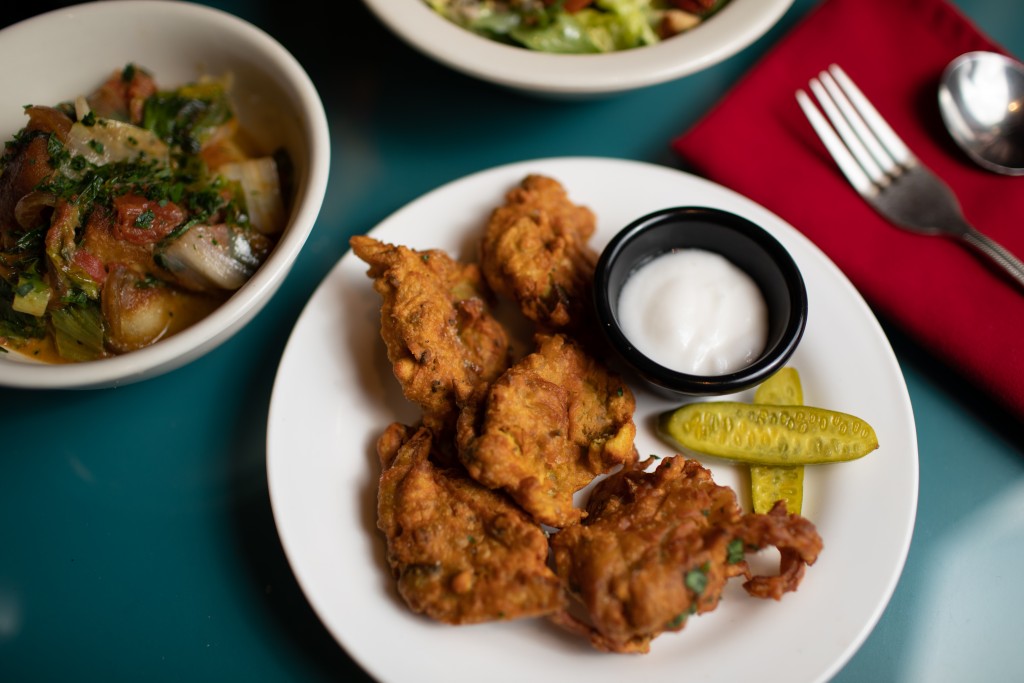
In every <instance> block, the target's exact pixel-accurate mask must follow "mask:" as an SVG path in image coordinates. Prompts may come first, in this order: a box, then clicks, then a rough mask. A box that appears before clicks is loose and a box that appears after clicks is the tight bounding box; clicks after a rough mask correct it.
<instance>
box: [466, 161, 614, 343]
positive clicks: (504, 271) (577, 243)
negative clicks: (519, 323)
mask: <svg viewBox="0 0 1024 683" xmlns="http://www.w3.org/2000/svg"><path fill="white" fill-rule="evenodd" d="M595 227H596V220H595V217H594V213H593V212H592V211H591V210H590V209H589V208H587V207H585V206H578V205H576V204H574V203H573V202H572V201H570V200H569V197H568V195H567V194H566V191H565V188H563V187H562V185H561V184H560V183H559V182H558V181H557V180H554V179H553V178H549V177H547V176H542V175H528V176H527V177H526V178H525V179H524V180H523V181H522V183H521V184H520V185H519V187H516V188H514V189H512V190H510V191H509V192H508V193H507V194H506V196H505V203H504V204H503V205H501V206H499V207H497V208H496V209H495V210H494V211H493V212H492V213H491V216H490V218H489V220H488V223H487V229H486V232H485V234H484V237H483V240H482V241H481V243H480V265H481V267H482V269H483V273H484V277H485V278H486V279H487V283H488V284H489V285H490V286H491V288H492V289H493V290H494V291H495V292H497V293H498V294H501V295H503V296H505V297H507V298H508V299H510V300H512V301H514V302H516V303H517V304H518V306H519V308H520V310H521V311H522V313H523V315H525V316H526V317H527V318H529V319H530V320H532V321H534V322H535V323H537V324H538V325H539V326H540V328H541V329H544V330H548V331H554V330H560V329H569V328H579V327H580V326H581V325H582V324H583V323H584V321H585V320H586V318H587V317H588V316H589V310H590V292H591V287H592V285H591V281H592V280H593V276H594V266H595V264H596V263H597V257H598V254H597V253H596V252H595V251H594V250H593V249H591V248H590V246H589V245H588V241H589V239H590V237H591V235H593V234H594V229H595Z"/></svg>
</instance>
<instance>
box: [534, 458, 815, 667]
mask: <svg viewBox="0 0 1024 683" xmlns="http://www.w3.org/2000/svg"><path fill="white" fill-rule="evenodd" d="M648 464H649V461H648V462H643V463H639V464H638V465H637V466H636V467H634V468H631V469H628V470H626V469H624V470H622V471H621V472H618V473H616V474H613V475H611V476H609V477H608V478H606V479H604V480H603V481H601V482H600V483H599V484H598V485H597V486H595V488H594V491H593V494H592V495H591V498H590V500H589V501H588V504H587V509H588V511H589V513H590V514H589V516H588V517H587V518H586V519H585V520H584V522H583V523H582V524H578V525H575V526H572V527H569V528H566V529H563V530H562V531H560V532H558V533H557V534H556V535H555V536H554V537H553V538H552V539H551V547H552V550H553V553H554V562H555V571H556V573H557V574H558V576H559V578H561V579H562V580H563V581H564V582H565V583H566V585H567V586H568V587H569V589H570V590H571V592H572V594H573V595H574V597H576V598H578V599H579V601H580V603H581V606H582V608H583V609H584V611H585V612H586V616H585V617H579V616H576V615H573V614H571V613H570V611H569V610H566V611H563V612H560V613H558V614H556V615H554V616H553V617H552V620H553V621H554V622H555V623H558V624H560V625H561V626H563V627H565V628H567V629H569V630H571V631H573V632H577V633H582V634H583V635H586V636H587V637H589V638H590V641H591V644H592V645H593V646H594V647H595V648H597V649H599V650H603V651H607V652H627V653H646V652H648V651H649V650H650V643H651V641H652V640H653V639H654V638H656V637H657V636H658V635H660V634H661V633H664V632H665V631H679V630H681V629H682V628H683V627H684V626H685V625H686V620H687V618H688V617H689V616H690V615H693V614H701V613H704V612H709V611H711V610H713V609H715V607H717V606H718V603H719V599H720V598H721V594H722V590H723V588H724V587H725V584H726V582H727V581H728V580H729V579H730V578H732V577H734V576H737V575H740V574H742V575H744V576H746V577H747V578H748V581H747V583H746V584H744V586H745V587H746V588H747V590H748V592H750V593H751V594H752V595H755V596H758V597H774V598H776V599H778V598H779V597H781V594H782V592H785V591H788V590H796V588H797V585H798V584H799V582H800V577H801V576H802V572H803V568H804V565H805V564H813V563H814V561H815V560H816V559H817V556H818V552H820V550H821V538H820V537H819V536H818V533H817V531H816V530H815V528H814V526H813V525H812V524H811V523H810V522H809V521H807V520H806V519H804V518H802V517H800V516H798V515H787V514H786V512H785V507H784V506H783V507H781V508H780V507H776V508H775V509H774V510H773V511H772V512H771V513H770V514H767V515H755V514H748V515H744V514H743V513H742V511H741V509H740V507H739V504H738V503H737V501H736V496H735V493H734V492H733V491H732V489H730V488H728V487H725V486H719V485H717V484H715V482H714V481H713V480H712V477H711V472H710V471H709V470H707V469H705V468H704V467H702V466H701V465H700V463H699V462H697V461H696V460H692V459H685V458H683V457H682V456H676V457H671V458H667V459H665V460H663V461H662V462H661V463H660V465H659V466H658V467H657V468H656V469H655V470H653V471H651V472H647V471H645V467H646V466H647V465H648ZM765 545H776V546H778V547H779V549H780V551H781V553H782V556H783V561H782V573H781V574H780V575H779V576H774V577H751V576H750V570H749V567H748V565H747V563H746V561H745V559H744V553H745V552H746V551H748V550H753V549H755V548H761V547H763V546H765ZM794 567H799V572H796V571H795V570H794Z"/></svg>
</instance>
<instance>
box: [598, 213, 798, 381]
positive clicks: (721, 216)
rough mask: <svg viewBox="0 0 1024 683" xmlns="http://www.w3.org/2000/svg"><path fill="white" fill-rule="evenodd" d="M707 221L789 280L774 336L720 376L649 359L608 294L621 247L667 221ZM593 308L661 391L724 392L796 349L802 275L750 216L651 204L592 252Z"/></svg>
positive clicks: (625, 356)
mask: <svg viewBox="0 0 1024 683" xmlns="http://www.w3.org/2000/svg"><path fill="white" fill-rule="evenodd" d="M693 221H701V222H709V223H713V224H715V225H718V226H722V227H724V228H726V229H728V230H731V231H733V232H738V233H741V234H742V235H743V236H744V237H746V238H749V239H750V240H751V241H752V242H753V243H755V244H756V245H757V246H759V247H760V248H762V249H763V250H764V251H765V252H766V253H767V254H768V256H769V257H770V260H771V261H772V262H773V263H775V264H776V265H777V266H778V267H779V270H780V273H781V275H782V278H783V280H784V281H785V282H786V283H787V284H788V285H789V287H788V292H789V297H788V298H789V306H790V316H789V319H788V320H787V321H786V324H785V327H784V329H783V331H782V333H781V335H780V336H779V340H778V341H777V342H776V343H775V344H774V345H773V346H772V347H771V348H770V349H767V350H766V352H762V354H761V355H760V356H759V357H758V359H757V360H755V361H754V362H753V363H750V364H749V365H745V366H743V367H742V368H740V369H738V370H735V371H733V372H729V373H724V374H721V375H695V374H691V373H687V372H680V371H678V370H673V369H671V368H668V367H665V366H664V365H662V364H660V363H658V362H656V361H654V360H651V359H650V358H649V357H648V356H646V355H645V354H644V353H642V352H641V351H640V350H639V349H637V348H636V346H635V345H634V344H633V343H632V342H630V340H629V338H628V337H627V336H626V335H625V333H623V331H622V329H621V327H620V326H619V323H618V318H617V316H616V314H615V309H614V306H613V305H612V302H611V300H610V298H609V296H608V290H609V287H610V282H611V274H612V272H613V270H614V267H615V266H616V264H617V263H618V258H619V257H620V256H621V254H622V252H623V251H624V249H625V247H626V246H627V245H628V244H629V243H630V242H632V241H633V240H634V239H636V238H637V237H639V236H640V235H642V234H644V233H646V232H648V231H649V230H652V229H655V228H657V227H659V226H661V225H663V224H665V223H667V222H673V223H678V222H693ZM593 299H594V307H595V311H596V315H597V319H598V326H599V327H600V329H601V332H602V334H603V336H604V338H605V340H606V341H607V343H608V344H609V345H610V346H611V347H612V348H613V349H614V350H615V352H616V353H617V354H618V355H619V356H620V357H621V358H622V360H623V361H624V362H626V363H627V364H628V365H629V366H630V367H631V368H632V369H633V370H634V371H635V372H636V373H637V374H639V375H640V377H641V378H642V379H644V380H645V381H646V382H648V383H649V384H652V385H656V386H657V387H660V388H661V389H662V390H663V391H667V392H670V393H674V394H683V395H690V396H708V395H717V394H730V393H734V392H737V391H742V390H744V389H749V388H750V387H752V386H754V385H756V384H759V383H760V382H763V381H764V380H766V379H768V377H770V376H771V375H772V374H774V372H775V371H776V370H778V369H779V368H781V367H782V366H783V365H784V364H785V363H786V362H787V361H788V360H789V359H790V357H792V355H793V353H794V352H795V351H796V349H797V347H798V346H799V345H800V340H801V339H802V338H803V334H804V330H805V329H806V327H807V315H808V299H807V286H806V284H805V282H804V278H803V274H802V273H801V272H800V268H799V266H797V264H796V261H795V260H794V259H793V256H792V255H791V254H790V253H789V250H787V249H786V248H785V247H784V246H783V245H782V243H781V242H780V241H779V240H778V239H777V238H776V237H775V236H774V235H773V234H772V233H771V232H769V231H768V230H766V229H765V228H764V227H762V226H761V225H758V224H757V223H755V222H754V221H753V220H751V219H749V218H747V217H745V216H741V215H740V214H737V213H734V212H732V211H729V210H727V209H722V208H718V207H711V206H701V205H680V206H671V207H666V208H662V209H657V210H655V211H651V212H649V213H646V214H644V215H643V216H640V217H638V218H636V219H635V220H633V221H632V222H630V223H629V224H627V225H626V226H625V227H623V228H622V229H621V230H620V231H619V232H618V233H616V234H615V235H614V236H613V237H612V239H611V240H610V241H609V242H608V244H607V245H606V246H605V248H604V250H603V251H602V252H601V254H600V256H599V257H598V261H597V265H596V267H595V269H594V288H593Z"/></svg>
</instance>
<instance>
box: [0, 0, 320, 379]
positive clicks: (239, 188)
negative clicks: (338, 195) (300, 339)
mask: <svg viewBox="0 0 1024 683" xmlns="http://www.w3.org/2000/svg"><path fill="white" fill-rule="evenodd" d="M40 45H46V46H47V47H46V49H45V50H41V49H39V47H38V46H40ZM27 54H31V55H33V57H32V59H25V58H24V55H27ZM0 62H2V63H4V64H9V65H17V67H16V68H11V69H8V70H7V72H6V76H5V81H4V88H3V91H2V94H0V135H2V136H3V138H4V141H5V143H6V144H5V146H4V151H3V156H2V159H0V385H4V386H13V387H25V388H41V389H48V388H74V389H84V388H98V387H109V386H117V385H121V384H127V383H130V382H136V381H140V380H143V379H147V378H149V377H153V376H156V375H159V374H162V373H165V372H168V371H170V370H173V369H175V368H178V367H180V366H182V365H184V364H185V363H188V362H190V361H192V360H194V359H196V358H198V357H199V356H201V355H203V354H205V353H207V352H208V351H210V350H212V349H213V348H215V347H217V346H218V345H220V344H221V343H223V342H224V341H226V340H227V339H228V338H230V337H231V336H232V335H234V334H235V333H236V332H237V331H238V330H240V329H241V328H242V327H243V326H244V325H245V324H246V323H248V322H249V321H250V320H251V319H252V318H253V317H254V316H255V315H256V314H257V313H258V312H259V311H260V310H262V308H263V307H264V305H265V304H266V303H267V302H268V301H269V300H270V298H271V297H272V296H273V295H274V294H275V292H276V291H277V290H278V288H279V286H280V285H281V283H282V281H283V280H284V278H285V276H286V275H287V274H288V272H289V271H290V269H291V268H292V265H293V264H294V262H295V259H296V257H297V256H298V253H299V251H300V249H301V248H302V246H303V245H304V243H305V241H306V239H307V237H308V236H309V233H310V231H311V229H312V227H313V224H314V222H315V220H316V217H317V215H318V214H319V211H320V207H321V204H322V202H323V198H324V194H325V191H326V185H327V175H328V169H329V163H330V162H329V149H330V145H329V134H328V127H327V119H326V115H325V112H324V108H323V104H322V102H321V100H320V97H319V94H318V93H317V91H316V89H315V87H314V86H313V84H312V83H311V81H310V79H309V77H308V75H307V74H306V72H305V71H304V69H303V68H302V67H301V65H300V64H299V63H298V62H297V61H296V60H295V59H294V57H293V56H292V55H291V54H290V53H288V52H287V51H286V50H285V49H284V48H283V47H282V46H281V45H280V44H279V43H277V42H276V41H275V40H273V39H272V38H271V37H270V36H269V35H267V34H266V33H264V32H263V31H261V30H260V29H258V28H256V27H255V26H253V25H251V24H249V23H247V22H245V21H244V20H242V19H240V18H238V17H236V16H234V15H231V14H229V13H226V12H223V11H220V10H216V9H213V8H209V7H205V6H202V5H198V4H193V3H184V2H166V1H163V0H120V1H119V2H88V3H83V4H80V5H73V6H70V7H67V8H65V9H59V10H54V11H51V12H48V13H46V14H42V15H39V16H37V17H34V18H31V19H27V20H25V21H23V22H20V23H18V24H15V25H13V26H9V27H7V28H5V29H3V30H2V31H0Z"/></svg>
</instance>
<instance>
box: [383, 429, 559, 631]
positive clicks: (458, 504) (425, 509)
mask: <svg viewBox="0 0 1024 683" xmlns="http://www.w3.org/2000/svg"><path fill="white" fill-rule="evenodd" d="M431 440H432V435H431V432H430V431H429V430H428V429H426V428H419V429H412V428H410V427H406V426H404V425H401V424H398V423H395V424H392V425H391V426H389V427H388V428H387V430H385V432H384V433H383V434H382V435H381V437H380V438H379V439H378V442H377V452H378V455H379V457H380V460H381V464H382V466H383V468H384V469H383V472H382V473H381V477H380V488H379V491H378V499H377V514H378V521H377V525H378V527H379V528H380V530H381V531H383V532H384V536H385V537H386V539H387V557H388V563H389V564H390V566H391V569H392V573H393V574H394V576H395V578H396V579H397V581H398V592H399V593H400V594H401V596H402V598H403V599H404V600H405V602H406V604H408V606H409V607H410V608H411V609H412V610H413V611H414V612H417V613H421V614H424V615H426V616H428V617H430V618H432V619H435V620H437V621H441V622H444V623H448V624H471V623H479V622H484V621H493V620H509V619H518V618H521V617H533V616H539V615H544V614H549V613H552V612H554V611H556V610H559V609H562V608H563V607H564V606H565V597H564V593H563V591H562V588H561V584H560V582H559V581H558V579H557V578H556V577H555V575H554V573H553V572H552V571H551V569H550V568H549V567H548V566H547V558H548V542H547V537H546V535H545V533H544V531H543V530H542V529H541V528H540V526H539V525H537V524H536V523H535V522H534V521H533V520H531V519H530V518H529V517H528V516H527V515H526V514H524V513H523V511H522V510H520V509H519V508H517V507H516V506H515V505H514V504H513V503H512V502H511V501H510V500H508V498H507V497H505V496H504V495H503V494H501V493H500V492H496V491H491V490H489V489H486V488H484V487H483V486H481V485H480V484H478V483H476V482H475V481H473V480H472V479H470V478H469V477H467V476H466V475H465V472H463V471H462V470H461V468H460V469H442V468H438V467H435V466H434V465H433V464H432V463H431V461H430V458H429V456H430V450H431Z"/></svg>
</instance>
